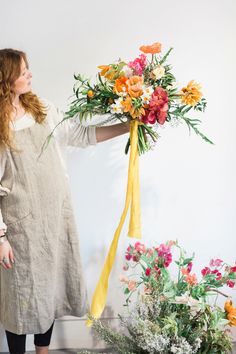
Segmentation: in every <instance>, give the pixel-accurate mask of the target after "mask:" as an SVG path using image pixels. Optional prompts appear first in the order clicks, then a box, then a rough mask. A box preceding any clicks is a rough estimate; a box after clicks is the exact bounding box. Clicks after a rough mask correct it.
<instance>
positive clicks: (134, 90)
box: [126, 75, 143, 98]
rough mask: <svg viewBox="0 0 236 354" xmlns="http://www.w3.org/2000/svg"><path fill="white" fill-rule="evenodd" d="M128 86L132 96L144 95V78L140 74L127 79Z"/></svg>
mask: <svg viewBox="0 0 236 354" xmlns="http://www.w3.org/2000/svg"><path fill="white" fill-rule="evenodd" d="M126 84H127V87H128V92H129V94H130V96H131V97H134V98H137V97H140V96H142V94H143V87H142V86H143V78H142V77H140V76H137V75H135V76H131V77H130V78H129V79H128V80H127V81H126Z"/></svg>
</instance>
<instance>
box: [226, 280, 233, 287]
mask: <svg viewBox="0 0 236 354" xmlns="http://www.w3.org/2000/svg"><path fill="white" fill-rule="evenodd" d="M226 284H227V285H228V286H229V287H230V288H233V287H234V285H235V283H234V282H233V281H232V280H228V281H227V283H226Z"/></svg>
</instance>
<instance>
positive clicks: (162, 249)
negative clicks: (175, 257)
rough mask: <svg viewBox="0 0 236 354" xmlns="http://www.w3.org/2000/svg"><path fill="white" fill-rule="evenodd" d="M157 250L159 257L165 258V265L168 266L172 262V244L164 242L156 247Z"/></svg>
mask: <svg viewBox="0 0 236 354" xmlns="http://www.w3.org/2000/svg"><path fill="white" fill-rule="evenodd" d="M156 251H157V252H158V257H161V258H163V259H164V267H168V266H169V265H170V263H171V262H172V254H171V252H170V246H168V245H165V244H163V243H162V244H161V245H160V246H159V247H157V248H156Z"/></svg>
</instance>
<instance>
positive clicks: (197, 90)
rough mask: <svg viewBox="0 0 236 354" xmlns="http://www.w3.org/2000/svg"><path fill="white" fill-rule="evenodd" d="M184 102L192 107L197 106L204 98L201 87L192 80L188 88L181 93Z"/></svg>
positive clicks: (184, 88)
mask: <svg viewBox="0 0 236 354" xmlns="http://www.w3.org/2000/svg"><path fill="white" fill-rule="evenodd" d="M180 95H181V99H182V102H183V103H185V104H188V105H190V106H195V105H196V104H197V103H198V102H199V101H200V100H201V98H202V92H201V86H200V85H199V84H198V83H196V82H195V81H194V80H191V81H190V82H189V83H188V85H187V86H186V87H183V88H182V90H181V91H180Z"/></svg>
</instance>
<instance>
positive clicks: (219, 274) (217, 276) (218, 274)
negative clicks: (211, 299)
mask: <svg viewBox="0 0 236 354" xmlns="http://www.w3.org/2000/svg"><path fill="white" fill-rule="evenodd" d="M211 274H215V275H216V280H220V279H221V278H222V274H221V273H220V272H219V271H218V270H217V269H215V270H213V271H212V272H211Z"/></svg>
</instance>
